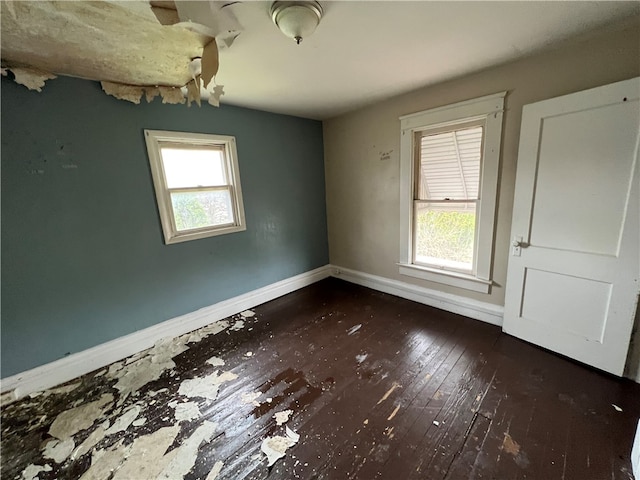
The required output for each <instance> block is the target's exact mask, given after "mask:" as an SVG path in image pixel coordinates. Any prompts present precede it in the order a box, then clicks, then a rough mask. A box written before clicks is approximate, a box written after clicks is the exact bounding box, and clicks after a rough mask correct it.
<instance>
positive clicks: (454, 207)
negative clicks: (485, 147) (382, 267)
mask: <svg viewBox="0 0 640 480" xmlns="http://www.w3.org/2000/svg"><path fill="white" fill-rule="evenodd" d="M483 134H484V127H483V124H482V123H478V122H476V123H471V124H465V125H456V126H455V127H454V128H452V127H449V128H448V129H447V128H445V129H442V128H441V129H436V130H426V131H421V132H416V141H415V146H416V148H417V150H418V151H417V152H416V157H417V158H416V159H417V160H418V161H416V162H415V166H416V169H417V172H416V175H415V178H416V185H415V189H414V190H415V193H414V202H413V204H414V219H413V220H414V227H415V228H414V246H413V253H414V259H413V262H414V263H415V264H418V265H425V266H431V267H438V268H446V269H448V270H454V271H460V272H464V273H472V272H473V271H474V256H475V252H474V250H475V245H476V242H475V235H476V206H477V204H478V202H479V200H480V197H479V191H480V178H481V166H482V142H483Z"/></svg>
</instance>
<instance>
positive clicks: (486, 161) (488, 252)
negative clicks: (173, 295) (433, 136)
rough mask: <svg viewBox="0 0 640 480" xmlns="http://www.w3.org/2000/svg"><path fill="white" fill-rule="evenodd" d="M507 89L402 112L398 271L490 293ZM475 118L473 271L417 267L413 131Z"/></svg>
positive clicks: (465, 121)
mask: <svg viewBox="0 0 640 480" xmlns="http://www.w3.org/2000/svg"><path fill="white" fill-rule="evenodd" d="M506 93H507V92H500V93H496V94H493V95H487V96H484V97H480V98H475V99H472V100H467V101H464V102H459V103H455V104H452V105H446V106H443V107H439V108H434V109H431V110H425V111H423V112H417V113H413V114H410V115H404V116H402V117H400V128H401V139H400V261H399V263H398V266H399V270H400V274H401V275H407V276H412V277H416V278H420V279H423V280H429V281H433V282H438V283H443V284H446V285H451V286H455V287H460V288H464V289H467V290H473V291H476V292H482V293H489V291H490V288H491V284H492V280H491V273H492V272H491V265H492V260H493V242H494V236H495V217H496V203H497V197H498V175H499V167H500V142H501V139H502V114H503V109H504V97H505V96H506ZM476 119H484V120H485V133H484V142H483V152H482V166H481V169H482V170H481V174H480V182H481V185H480V202H479V209H478V212H477V218H478V224H477V233H476V235H477V240H476V245H477V251H476V252H475V255H476V257H475V258H476V271H475V275H468V274H462V273H457V272H453V271H445V270H440V269H437V268H429V267H424V266H418V265H415V264H413V263H412V259H413V252H412V249H413V235H412V233H413V194H414V192H413V189H414V185H415V183H414V181H415V171H416V169H415V168H414V152H415V145H414V143H415V138H416V135H415V134H416V132H420V131H423V130H426V129H432V128H440V127H444V126H455V125H457V124H463V123H467V122H469V121H472V120H476Z"/></svg>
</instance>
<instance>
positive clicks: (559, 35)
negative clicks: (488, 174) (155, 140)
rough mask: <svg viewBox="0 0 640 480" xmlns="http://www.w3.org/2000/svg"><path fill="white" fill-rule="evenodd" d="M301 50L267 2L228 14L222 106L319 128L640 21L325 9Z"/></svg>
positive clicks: (516, 7)
mask: <svg viewBox="0 0 640 480" xmlns="http://www.w3.org/2000/svg"><path fill="white" fill-rule="evenodd" d="M321 4H322V6H323V7H324V10H325V13H324V18H323V19H322V21H321V23H320V25H319V26H318V29H317V30H316V32H315V33H314V34H313V35H312V36H311V37H309V38H306V39H304V41H303V42H302V43H301V44H300V45H296V44H295V42H294V41H293V40H290V39H288V38H287V37H285V36H284V35H283V34H282V33H281V32H279V31H278V29H277V28H276V27H275V25H274V24H273V23H272V22H271V19H270V16H269V7H270V5H271V3H270V2H244V3H242V4H239V5H236V6H234V11H235V13H236V15H237V17H238V19H239V21H240V23H241V24H242V26H243V27H244V31H243V33H242V34H241V35H240V36H239V37H238V38H237V40H236V41H235V43H234V44H233V45H232V46H231V48H229V49H228V50H224V51H222V52H221V54H220V70H219V72H218V76H217V77H216V80H217V82H218V83H220V84H224V85H225V92H226V93H225V96H224V97H223V103H229V104H234V105H241V106H246V107H252V108H257V109H261V110H267V111H272V112H279V113H287V114H291V115H298V116H302V117H309V118H316V119H325V118H329V117H332V116H335V115H338V114H341V113H344V112H347V111H350V110H353V109H356V108H358V107H361V106H364V105H367V104H370V103H374V102H376V101H379V100H381V99H384V98H388V97H391V96H394V95H397V94H400V93H403V92H407V91H410V90H413V89H416V88H418V87H421V86H425V85H429V84H434V83H437V82H441V81H443V80H447V79H451V78H454V77H458V76H462V75H464V74H467V73H470V72H474V71H478V70H481V69H484V68H486V67H489V66H492V65H497V64H500V63H504V62H507V61H509V60H513V59H516V58H518V57H520V56H522V55H525V54H528V53H531V52H534V51H537V50H540V49H543V48H547V47H550V46H552V45H553V44H554V43H557V42H559V41H561V40H564V39H566V38H568V37H571V36H575V35H578V34H580V33H584V32H588V31H590V30H593V29H595V28H597V27H599V26H601V25H604V24H607V23H611V22H615V21H619V20H622V19H624V18H628V17H630V16H632V15H637V14H639V13H640V2H610V1H604V2H569V1H556V2H553V1H551V2H549V1H546V2H481V1H475V2H456V1H447V2H431V1H413V2H403V1H379V2H376V1H374V2H371V1H349V2H333V1H331V2H327V1H321Z"/></svg>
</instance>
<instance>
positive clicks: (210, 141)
mask: <svg viewBox="0 0 640 480" xmlns="http://www.w3.org/2000/svg"><path fill="white" fill-rule="evenodd" d="M144 134H145V139H146V142H147V152H148V154H149V162H150V165H151V173H152V175H153V183H154V187H155V191H156V199H157V202H158V210H159V212H160V219H161V222H162V229H163V232H164V238H165V242H166V243H176V242H184V241H186V240H195V239H198V238H204V237H210V236H213V235H220V234H223V233H231V232H237V231H240V230H245V228H246V227H245V223H244V209H243V205H242V192H241V188H240V176H239V172H238V160H237V154H236V147H235V139H234V137H229V136H222V135H207V134H194V133H182V132H164V131H157V130H145V132H144Z"/></svg>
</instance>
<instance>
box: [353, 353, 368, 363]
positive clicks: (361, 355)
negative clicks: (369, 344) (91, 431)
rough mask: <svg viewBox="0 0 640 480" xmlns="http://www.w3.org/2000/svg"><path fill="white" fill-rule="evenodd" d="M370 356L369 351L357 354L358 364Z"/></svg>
mask: <svg viewBox="0 0 640 480" xmlns="http://www.w3.org/2000/svg"><path fill="white" fill-rule="evenodd" d="M368 356H369V354H368V353H362V354H360V355H356V362H358V365H359V364H361V363H362V362H364V361H365V360H366V359H367V357H368Z"/></svg>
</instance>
